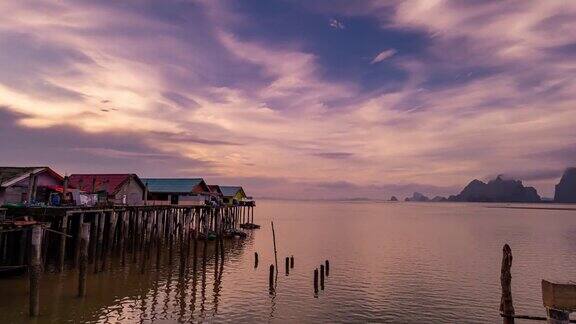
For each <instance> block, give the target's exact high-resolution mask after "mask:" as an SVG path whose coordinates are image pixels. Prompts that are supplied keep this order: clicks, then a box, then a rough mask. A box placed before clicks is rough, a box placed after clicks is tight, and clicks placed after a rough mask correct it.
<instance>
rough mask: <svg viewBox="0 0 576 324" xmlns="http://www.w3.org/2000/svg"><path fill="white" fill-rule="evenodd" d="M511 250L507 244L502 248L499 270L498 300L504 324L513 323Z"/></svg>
mask: <svg viewBox="0 0 576 324" xmlns="http://www.w3.org/2000/svg"><path fill="white" fill-rule="evenodd" d="M511 268H512V249H510V246H509V245H508V244H504V247H503V248H502V269H501V270H500V285H501V286H502V297H501V299H500V314H501V315H502V317H503V319H504V320H503V321H504V324H513V323H514V317H513V316H514V304H513V302H512V286H511V282H512V274H511V272H510V269H511Z"/></svg>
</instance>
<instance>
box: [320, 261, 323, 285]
mask: <svg viewBox="0 0 576 324" xmlns="http://www.w3.org/2000/svg"><path fill="white" fill-rule="evenodd" d="M320 289H322V290H324V265H323V264H321V265H320Z"/></svg>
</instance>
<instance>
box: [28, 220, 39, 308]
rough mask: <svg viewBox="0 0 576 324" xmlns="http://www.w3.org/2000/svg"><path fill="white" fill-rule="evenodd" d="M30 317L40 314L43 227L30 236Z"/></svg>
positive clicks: (34, 228) (36, 229) (35, 228)
mask: <svg viewBox="0 0 576 324" xmlns="http://www.w3.org/2000/svg"><path fill="white" fill-rule="evenodd" d="M30 241H31V242H30V243H31V244H30V316H38V314H39V313H40V275H41V273H42V261H41V251H42V227H41V226H40V225H35V226H33V227H32V235H31V236H30Z"/></svg>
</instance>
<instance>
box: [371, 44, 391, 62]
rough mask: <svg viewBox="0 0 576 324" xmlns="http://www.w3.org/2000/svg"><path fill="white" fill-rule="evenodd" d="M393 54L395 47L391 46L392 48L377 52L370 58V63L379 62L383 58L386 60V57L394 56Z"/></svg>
mask: <svg viewBox="0 0 576 324" xmlns="http://www.w3.org/2000/svg"><path fill="white" fill-rule="evenodd" d="M394 55H396V50H395V49H393V48H392V49H387V50H384V51H382V52H380V53H378V55H376V56H375V57H374V58H373V59H372V62H371V63H372V64H375V63H380V62H382V61H384V60H387V59H389V58H391V57H392V56H394Z"/></svg>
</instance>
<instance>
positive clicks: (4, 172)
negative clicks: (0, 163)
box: [0, 167, 37, 184]
mask: <svg viewBox="0 0 576 324" xmlns="http://www.w3.org/2000/svg"><path fill="white" fill-rule="evenodd" d="M36 169H37V168H35V167H0V184H2V183H4V182H8V181H10V180H12V179H14V178H17V177H20V176H22V175H25V174H27V173H30V172H32V171H34V170H36Z"/></svg>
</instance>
